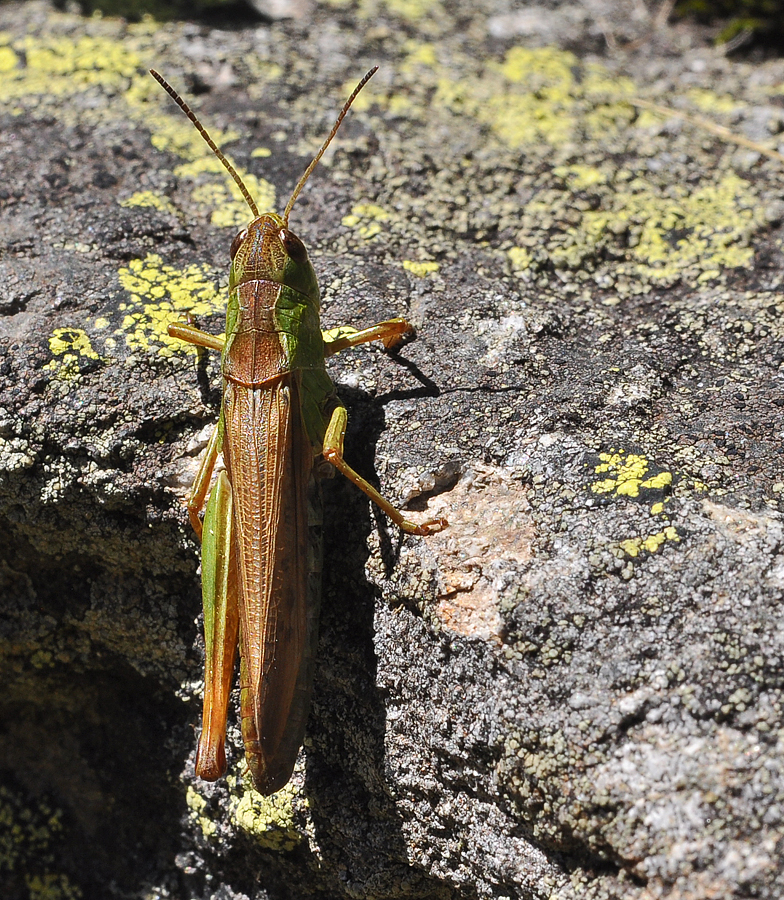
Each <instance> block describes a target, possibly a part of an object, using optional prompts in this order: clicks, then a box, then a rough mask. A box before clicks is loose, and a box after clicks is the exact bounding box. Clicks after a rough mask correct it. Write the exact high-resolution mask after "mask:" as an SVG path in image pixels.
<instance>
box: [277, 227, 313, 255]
mask: <svg viewBox="0 0 784 900" xmlns="http://www.w3.org/2000/svg"><path fill="white" fill-rule="evenodd" d="M280 240H281V242H282V243H283V248H284V249H285V251H286V253H288V255H289V256H290V257H291V259H293V260H294V262H295V263H304V262H306V261H307V258H308V251H307V250H306V249H305V245H304V244H303V243H302V241H301V240H300V239H299V238H298V237H297V235H296V234H294V232H293V231H289V230H288V228H281V230H280Z"/></svg>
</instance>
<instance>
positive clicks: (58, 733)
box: [0, 0, 784, 900]
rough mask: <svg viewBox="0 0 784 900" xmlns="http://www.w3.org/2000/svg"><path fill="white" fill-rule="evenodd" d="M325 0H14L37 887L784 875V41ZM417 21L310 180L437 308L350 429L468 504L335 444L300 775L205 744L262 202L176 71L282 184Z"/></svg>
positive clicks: (14, 581)
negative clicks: (222, 537) (184, 4)
mask: <svg viewBox="0 0 784 900" xmlns="http://www.w3.org/2000/svg"><path fill="white" fill-rule="evenodd" d="M649 5H650V6H653V4H649ZM282 6H285V4H283V5H282V4H281V3H276V12H275V15H276V16H281V15H282V16H283V17H282V18H277V19H276V21H274V22H273V23H271V24H270V23H265V22H260V23H258V24H256V25H255V26H253V27H243V28H241V29H239V30H233V31H232V30H228V29H227V30H217V29H214V30H207V29H206V28H205V27H203V26H196V25H193V24H187V23H179V24H170V25H167V26H165V27H158V26H156V25H155V24H154V23H152V22H149V21H145V22H142V23H141V24H138V25H132V26H128V25H126V24H124V23H123V22H121V21H119V20H113V19H108V18H104V19H100V18H93V19H80V18H78V17H76V16H73V15H69V14H65V13H58V12H54V11H53V10H52V9H51V8H50V7H48V6H46V5H43V4H40V3H26V4H23V5H18V6H14V5H3V6H2V7H0V166H1V167H2V178H1V179H0V274H1V275H2V278H0V535H2V537H0V592H1V594H0V596H1V597H2V600H1V602H2V612H3V614H2V618H0V679H1V680H2V684H3V692H2V695H1V696H0V773H1V775H0V777H1V778H2V781H1V782H0V883H2V884H3V889H2V894H3V897H4V898H11V900H17V898H20V900H21V898H24V900H28V898H29V900H42V898H44V897H46V898H53V900H59V898H63V900H66V898H77V897H84V898H86V900H92V898H125V897H144V898H157V897H161V898H162V897H171V898H177V900H179V898H200V900H201V898H204V900H207V898H209V900H240V898H253V900H261V898H269V900H279V898H280V900H283V898H302V897H320V898H335V900H337V898H345V897H351V898H358V900H359V898H368V900H371V898H372V900H379V898H417V900H425V898H439V900H446V898H458V897H465V898H473V897H477V898H537V900H544V898H550V900H555V898H557V900H570V898H577V897H581V898H585V897H587V898H601V897H607V898H623V900H626V898H628V900H643V898H646V900H647V898H657V897H683V898H686V897H688V898H708V897H711V898H712V897H721V898H735V897H738V898H740V897H765V898H775V897H780V896H782V895H784V890H783V889H782V887H781V884H782V881H784V878H783V877H782V865H781V862H780V860H781V853H782V849H784V847H783V846H782V836H783V834H784V831H783V829H784V824H783V819H784V771H782V769H783V768H784V757H783V756H782V740H783V739H784V721H782V687H783V681H784V663H783V660H784V629H782V593H783V591H784V554H783V553H782V520H781V516H780V512H779V505H780V498H781V497H782V492H784V464H783V463H782V455H781V453H780V450H779V448H780V444H781V439H782V434H783V433H784V385H782V374H781V367H782V360H784V350H783V349H782V338H783V337H784V326H782V311H784V290H783V289H782V285H783V284H784V274H783V273H782V264H783V263H784V257H783V256H782V220H784V202H783V201H782V196H783V195H784V194H783V189H784V157H782V156H780V155H779V156H777V155H776V153H777V151H778V152H784V147H782V146H778V147H777V135H779V134H780V132H781V131H782V128H784V62H782V61H781V60H778V59H767V60H766V59H753V58H752V59H739V58H733V57H730V58H727V57H725V56H723V55H721V54H720V53H719V52H718V51H716V50H714V49H712V47H711V45H710V43H709V42H708V39H707V38H708V35H707V34H706V33H702V32H697V31H695V30H693V29H691V28H690V27H689V26H688V25H685V24H680V25H678V26H672V25H665V24H663V23H661V22H658V23H657V22H656V21H655V20H654V18H653V16H652V14H649V15H646V14H645V9H644V7H643V5H642V4H641V3H633V2H631V0H629V2H628V3H603V2H598V0H596V2H587V0H586V2H584V3H572V4H558V3H549V4H546V5H544V6H540V7H534V6H531V5H529V6H519V5H512V4H511V3H505V2H502V0H497V2H495V3H489V2H488V3H485V4H479V5H478V4H476V3H474V2H468V0H456V2H454V3H449V4H441V3H439V2H436V0H421V2H417V3H412V2H406V0H354V2H352V0H330V2H324V3H321V4H315V3H305V2H300V3H297V4H292V5H291V6H290V7H287V8H286V9H283V11H282V12H281V8H282ZM478 7H479V8H478ZM286 15H291V16H292V18H285V16H286ZM227 24H229V23H227ZM374 63H378V64H379V65H380V66H381V70H380V72H379V73H378V74H377V75H376V77H375V78H374V79H373V81H372V82H371V84H370V85H369V87H368V89H367V90H366V91H365V92H364V93H363V95H362V96H361V97H360V99H359V101H358V102H357V104H356V107H355V109H354V110H353V111H352V113H351V114H350V116H349V117H348V118H347V120H346V122H345V125H344V127H343V129H342V131H341V133H340V135H339V138H338V140H337V141H336V142H335V145H334V147H333V149H331V150H330V152H329V154H328V156H327V158H326V159H325V161H324V165H323V166H322V167H321V168H320V169H319V170H318V171H317V173H316V174H315V175H314V177H313V179H312V181H311V183H310V184H309V185H308V187H307V188H306V190H305V192H304V193H303V196H302V197H301V198H300V200H299V201H298V203H297V206H296V207H295V210H294V213H293V214H292V220H291V221H292V227H293V228H294V229H295V230H296V231H297V232H298V233H299V234H300V236H301V237H302V238H303V240H304V241H305V243H306V244H307V245H308V247H309V248H310V251H311V255H312V258H313V259H314V263H315V265H316V268H317V271H318V273H319V276H320V279H321V284H322V288H323V321H324V325H325V326H326V327H333V326H336V325H339V324H343V323H350V324H352V325H355V326H362V325H368V324H371V323H373V322H374V321H377V320H380V319H383V318H386V317H389V316H392V315H406V316H408V317H410V318H411V319H412V320H413V321H414V322H415V323H416V325H417V326H418V328H419V339H418V340H417V341H416V342H414V343H412V344H410V345H408V346H407V347H405V348H404V350H403V352H402V353H401V354H400V356H399V357H398V358H397V359H395V358H391V357H389V356H386V355H384V354H383V353H381V352H379V351H378V350H377V349H376V348H372V347H366V348H362V349H360V350H357V351H355V352H353V353H346V354H344V355H341V356H340V357H337V358H336V359H335V360H334V361H332V362H331V363H330V371H331V372H332V373H333V375H334V378H335V380H336V382H337V383H338V384H339V386H340V391H341V395H342V396H343V398H344V400H345V401H346V403H347V405H348V407H349V412H350V417H351V418H350V428H349V434H348V437H347V453H348V457H349V460H350V461H351V462H352V463H353V464H355V465H356V467H357V468H358V469H359V470H360V471H361V472H363V473H364V474H366V475H368V476H369V477H371V478H375V479H377V481H378V483H379V484H380V485H381V487H382V490H383V491H384V493H385V494H386V495H388V496H390V497H391V498H393V499H394V500H395V502H397V503H399V504H401V505H402V504H406V505H407V506H408V508H410V509H411V510H413V512H412V515H417V514H420V515H421V514H424V512H425V510H426V509H427V510H428V511H429V512H430V514H439V515H441V514H443V515H446V516H447V517H448V518H449V519H450V522H451V525H450V528H449V529H448V530H447V531H445V532H444V533H443V534H440V535H437V536H433V537H430V538H425V539H423V538H403V537H401V536H400V535H399V534H398V533H397V531H396V530H395V529H394V528H393V527H391V526H390V525H389V523H388V522H387V521H386V519H385V518H384V516H383V515H381V514H378V513H377V512H376V511H375V510H374V509H370V508H369V506H368V503H367V502H366V500H365V499H364V497H363V496H362V495H360V494H359V493H358V492H357V491H356V489H355V488H354V487H353V486H351V485H350V484H348V483H346V482H345V481H343V480H342V479H335V480H334V481H333V482H330V483H329V484H328V485H327V498H326V499H327V509H328V516H327V520H328V524H327V534H326V544H327V546H326V559H325V573H326V574H325V585H324V613H323V626H322V636H321V642H320V650H319V654H320V655H319V665H318V670H317V674H316V681H315V689H314V700H313V708H312V713H311V717H310V722H309V727H308V736H307V739H306V744H305V748H304V750H303V753H302V755H301V757H300V760H299V762H298V764H297V768H296V770H295V776H294V779H293V781H292V783H291V784H290V786H289V787H287V788H286V789H285V790H283V791H281V792H280V793H278V794H277V795H275V796H273V797H272V798H269V799H264V798H261V797H260V796H259V795H257V794H255V793H254V792H252V791H250V790H249V789H248V786H247V785H246V784H244V783H243V764H242V755H241V749H240V742H239V735H238V729H237V726H236V721H233V722H232V725H231V732H230V754H231V760H230V769H229V775H228V776H227V777H226V778H225V779H223V780H221V781H219V782H217V783H216V784H214V785H207V784H204V783H201V782H200V781H198V780H196V779H195V778H194V776H193V750H194V744H195V738H194V732H195V730H196V729H198V727H199V724H200V688H201V683H200V666H201V649H200V648H201V644H200V637H199V629H198V621H197V614H198V607H199V587H198V575H197V566H198V555H197V547H196V544H195V541H194V539H193V537H192V534H191V532H190V529H189V527H188V525H187V521H186V516H185V513H184V508H183V498H184V496H185V494H186V492H187V488H188V485H189V483H190V480H191V479H192V477H193V474H194V471H195V467H196V464H197V459H198V453H199V451H200V449H201V448H202V447H203V445H204V440H205V436H206V434H207V433H208V429H209V426H210V425H211V424H212V423H213V422H214V420H215V418H216V415H217V409H218V402H219V396H218V383H219V382H218V378H217V363H216V360H215V358H214V355H211V356H202V357H198V358H197V356H196V355H195V354H194V353H192V352H189V351H188V350H187V349H185V348H183V347H182V346H180V345H178V344H177V343H176V342H173V341H170V340H169V339H168V338H167V337H166V335H165V328H166V325H167V324H168V322H170V321H172V320H174V319H177V318H180V317H182V316H183V315H185V314H187V313H190V314H192V315H193V316H195V318H196V319H197V321H198V322H199V323H200V324H201V325H202V326H203V327H205V328H207V329H209V330H212V331H214V332H216V333H218V332H220V330H221V328H222V323H221V313H222V311H223V309H224V305H225V283H226V276H227V268H228V256H227V248H228V246H229V243H230V241H231V238H232V237H233V235H234V232H235V230H236V228H237V227H239V226H240V225H242V224H243V223H244V222H245V220H246V219H247V211H246V209H245V208H244V207H243V205H242V202H241V201H240V200H239V199H238V198H236V197H235V196H234V195H233V194H232V193H231V192H230V190H229V188H228V187H227V184H226V179H225V177H224V176H223V175H222V174H221V173H220V171H219V169H218V167H217V165H216V164H215V163H214V162H213V161H212V160H210V158H209V154H208V151H207V150H206V147H205V146H204V145H203V144H202V142H201V139H200V138H199V136H198V135H197V134H196V132H195V131H194V130H193V129H192V128H191V126H190V125H189V123H188V122H187V120H186V119H185V118H184V117H183V116H181V115H180V114H179V112H178V111H177V110H176V108H175V107H174V106H173V105H172V104H171V102H170V101H169V99H168V98H167V97H166V96H165V95H164V94H163V92H162V91H161V90H160V89H159V87H158V86H157V85H156V84H155V83H154V82H153V80H152V79H151V78H150V77H149V76H148V75H147V74H146V71H145V70H146V68H148V67H149V66H151V65H154V66H155V68H157V69H159V70H160V71H162V72H163V73H164V74H165V75H166V76H167V77H168V78H169V79H170V80H171V81H172V82H173V83H174V84H175V85H176V86H177V87H178V88H179V89H180V90H181V91H182V92H183V93H184V94H185V95H186V96H187V97H188V98H189V99H192V100H193V104H194V107H195V108H196V109H197V110H198V112H199V114H200V115H201V116H202V117H203V119H204V122H205V124H206V125H207V126H208V127H209V128H210V129H211V130H212V131H213V134H214V136H215V137H216V139H217V140H218V141H219V143H220V144H221V145H222V146H224V147H225V148H226V150H227V152H229V153H230V155H231V156H232V158H233V160H234V161H235V162H236V164H237V166H238V167H239V168H240V170H241V171H242V173H243V174H244V175H245V176H246V180H247V182H248V184H249V187H250V188H251V190H252V192H253V193H254V195H255V196H256V197H257V198H258V200H259V204H260V206H264V207H267V206H274V207H275V208H277V209H278V210H280V209H281V207H282V206H283V205H284V204H285V201H286V199H287V197H288V194H289V192H290V191H291V189H292V187H293V185H294V183H295V182H296V179H297V178H298V177H299V175H300V173H301V172H302V171H303V169H304V167H305V166H306V164H307V162H308V160H309V158H310V157H311V156H312V154H313V153H314V151H315V149H316V148H317V147H318V144H319V142H320V141H321V139H322V137H323V136H324V134H325V133H326V132H327V131H328V129H329V127H330V125H331V123H332V121H333V119H334V115H335V112H336V110H337V108H338V107H339V105H340V103H341V102H342V101H343V99H344V98H345V97H346V96H347V93H348V91H349V90H350V86H351V85H352V84H353V83H355V82H356V80H357V79H358V78H359V77H360V76H361V74H362V73H363V72H364V71H365V70H366V69H367V68H369V67H370V65H372V64H374ZM637 101H647V102H648V103H649V104H650V103H653V104H656V105H658V107H662V106H666V107H669V108H670V109H671V110H672V111H671V112H670V113H667V112H666V111H665V112H661V110H657V109H654V108H651V107H650V106H645V105H643V104H641V103H638V102H637ZM684 116H685V117H686V118H684ZM715 126H720V127H723V128H725V129H726V132H725V133H717V132H716V130H715ZM711 129H713V130H711ZM739 141H740V142H739Z"/></svg>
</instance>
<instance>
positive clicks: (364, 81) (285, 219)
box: [153, 66, 378, 228]
mask: <svg viewBox="0 0 784 900" xmlns="http://www.w3.org/2000/svg"><path fill="white" fill-rule="evenodd" d="M377 71H378V66H373V68H372V69H371V70H370V71H369V72H368V73H367V74H366V75H365V77H364V78H363V79H362V81H360V82H359V84H358V85H357V86H356V87H355V88H354V90H353V92H352V94H351V96H350V97H349V98H348V100H346V102H345V103H344V104H343V109H341V111H340V115H339V116H338V118H337V121H336V122H335V124H334V125H333V126H332V131H330V133H329V134H328V135H327V139H326V140H325V141H324V143H323V144H322V145H321V150H319V152H318V153H317V154H316V155H315V157H314V158H313V162H312V163H311V164H310V165H309V166H308V167H307V169H305V174H304V175H303V176H302V178H300V180H299V181H298V182H297V186H296V187H295V188H294V193H293V194H292V195H291V199H290V200H289V202H288V203H287V204H286V209H285V210H284V211H283V226H284V228H288V225H289V213H290V212H291V208H292V206H294V201H295V200H296V199H297V197H299V193H300V191H301V190H302V188H303V187H305V182H306V181H307V180H308V178H310V175H311V172H312V171H313V170H314V169H315V168H316V166H317V165H318V161H319V160H320V159H321V157H322V156H323V155H324V151H325V150H326V149H327V147H329V145H330V143H331V142H332V138H333V137H335V134H336V133H337V130H338V128H340V123H341V122H342V121H343V119H344V117H345V115H346V113H347V112H348V110H349V107H350V106H351V104H352V103H353V102H354V100H355V99H356V97H357V94H358V93H359V92H360V91H361V90H362V88H363V87H364V86H365V85H366V84H367V83H368V81H370V79H371V78H372V77H373V76H374V75H375V74H376V72H377ZM154 74H155V73H154V72H153V75H154ZM157 77H158V79H159V80H160V81H161V83H162V84H163V86H164V87H166V88H167V89H168V90H169V92H170V93H172V91H171V88H169V87H168V85H167V84H166V82H164V81H163V79H161V78H160V76H157ZM172 96H173V97H174V99H175V100H178V102H182V101H179V98H178V97H177V96H176V95H175V94H172ZM185 109H186V110H187V107H185ZM188 112H189V113H190V110H188ZM190 115H191V116H192V117H193V118H192V121H193V120H194V119H195V118H196V117H195V116H193V113H190ZM198 127H200V126H198V125H197V128H198ZM202 131H203V129H202Z"/></svg>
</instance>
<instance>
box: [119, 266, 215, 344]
mask: <svg viewBox="0 0 784 900" xmlns="http://www.w3.org/2000/svg"><path fill="white" fill-rule="evenodd" d="M210 273H211V270H210V268H209V266H206V265H190V266H187V267H186V268H184V269H176V268H174V266H168V265H165V264H164V263H163V260H162V259H161V258H160V256H158V255H157V254H154V253H151V254H149V255H148V256H146V257H145V258H144V259H134V260H131V262H130V263H129V264H128V266H127V267H123V268H122V269H120V270H119V272H118V273H117V275H118V278H119V280H120V284H121V285H122V286H123V287H124V288H125V290H126V291H128V292H129V294H130V295H131V296H130V299H129V300H128V301H126V302H124V303H122V304H120V307H119V308H120V310H121V311H122V312H123V319H122V324H121V326H120V327H119V328H117V329H116V331H115V334H116V335H117V336H118V337H122V338H124V339H125V342H126V344H127V345H128V347H129V348H130V349H131V350H136V351H142V352H147V351H149V350H155V351H156V352H157V353H158V355H159V356H172V355H173V354H174V353H175V352H195V348H193V347H192V346H191V345H190V344H185V343H183V342H182V341H179V340H177V339H176V338H171V337H169V335H168V333H167V328H168V326H169V325H170V324H171V323H173V322H176V321H177V320H179V319H182V318H183V316H184V315H185V314H187V313H190V314H191V315H193V316H208V315H211V314H213V313H220V312H223V311H224V310H225V305H224V303H225V301H224V300H223V298H222V297H221V295H220V292H219V290H218V287H217V285H216V284H215V282H214V281H213V280H212V278H211V277H210Z"/></svg>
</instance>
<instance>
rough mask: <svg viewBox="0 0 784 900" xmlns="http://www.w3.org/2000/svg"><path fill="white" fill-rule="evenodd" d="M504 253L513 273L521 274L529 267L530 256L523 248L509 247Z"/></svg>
mask: <svg viewBox="0 0 784 900" xmlns="http://www.w3.org/2000/svg"><path fill="white" fill-rule="evenodd" d="M506 253H507V256H508V257H509V260H510V262H511V263H512V268H513V269H514V270H515V271H518V272H522V271H524V270H525V269H527V268H528V267H529V266H530V265H531V254H530V253H529V252H528V251H527V250H526V249H525V247H510V249H509V250H507V251H506Z"/></svg>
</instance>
